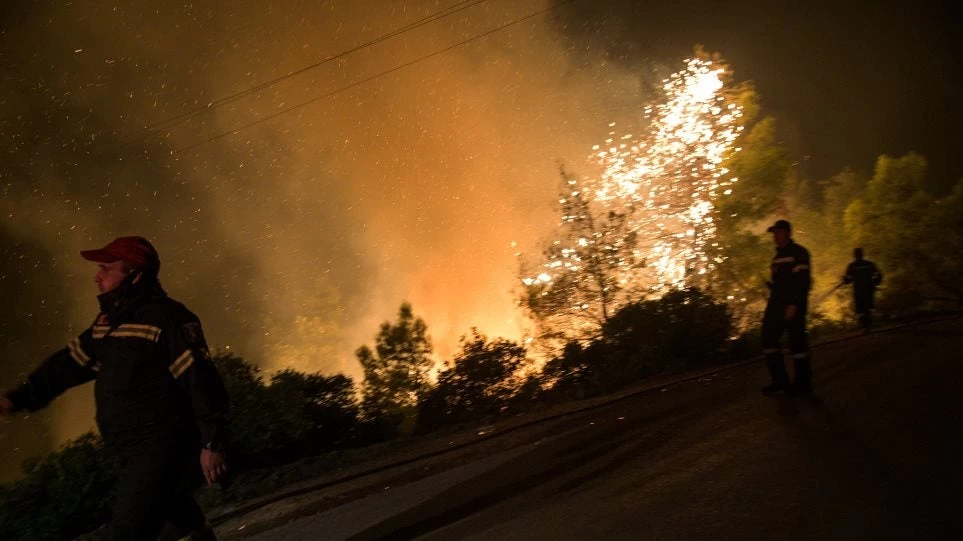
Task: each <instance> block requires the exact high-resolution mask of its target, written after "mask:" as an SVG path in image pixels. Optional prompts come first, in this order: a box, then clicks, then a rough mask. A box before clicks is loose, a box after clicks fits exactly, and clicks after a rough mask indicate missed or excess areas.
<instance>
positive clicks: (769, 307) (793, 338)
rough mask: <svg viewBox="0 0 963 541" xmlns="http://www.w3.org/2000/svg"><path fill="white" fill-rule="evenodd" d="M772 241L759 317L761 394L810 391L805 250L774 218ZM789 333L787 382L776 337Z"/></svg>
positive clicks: (784, 224) (789, 228)
mask: <svg viewBox="0 0 963 541" xmlns="http://www.w3.org/2000/svg"><path fill="white" fill-rule="evenodd" d="M767 231H768V232H769V233H772V236H773V241H774V242H775V243H776V254H775V256H774V257H773V259H772V265H771V273H772V274H771V276H772V277H771V279H770V281H769V283H768V285H769V302H768V303H767V304H766V313H765V316H764V317H763V320H762V347H763V352H764V354H765V358H766V367H767V368H768V369H769V376H770V378H771V380H772V381H771V382H770V383H769V385H767V386H765V387H763V388H762V392H763V393H764V394H773V393H778V392H781V391H792V392H794V393H798V394H804V395H805V394H809V393H811V392H812V364H811V361H810V358H809V343H808V338H807V336H806V311H807V308H808V304H809V288H810V284H811V279H810V269H809V265H810V262H809V252H808V251H807V250H806V249H805V248H803V247H802V246H800V245H799V244H796V243H795V242H793V240H792V226H791V225H790V224H789V222H787V221H786V220H778V221H776V223H775V224H773V225H772V226H771V227H769V229H767ZM784 332H788V334H789V349H790V351H791V352H792V358H793V364H794V368H795V376H796V377H795V380H794V381H792V382H790V380H789V374H788V373H787V372H786V366H785V364H784V361H783V354H782V347H781V346H780V340H781V338H782V335H783V333H784Z"/></svg>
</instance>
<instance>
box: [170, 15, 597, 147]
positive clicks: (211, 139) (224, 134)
mask: <svg viewBox="0 0 963 541" xmlns="http://www.w3.org/2000/svg"><path fill="white" fill-rule="evenodd" d="M578 1H579V0H564V1H561V2H558V3H556V4H555V5H554V6H552V7H550V8H545V9H543V10H540V11H536V12H535V13H532V14H529V15H526V16H524V17H522V18H520V19H516V20H514V21H511V22H508V23H505V24H503V25H501V26H497V27H495V28H493V29H491V30H488V31H486V32H483V33H481V34H478V35H476V36H472V37H470V38H468V39H466V40H464V41H460V42H458V43H455V44H454V45H450V46H448V47H445V48H444V49H439V50H437V51H435V52H433V53H430V54H427V55H425V56H421V57H418V58H416V59H414V60H411V61H409V62H405V63H404V64H400V65H398V66H395V67H393V68H391V69H388V70H385V71H382V72H380V73H377V74H375V75H372V76H371V77H367V78H365V79H361V80H360V81H355V82H353V83H351V84H349V85H347V86H343V87H341V88H339V89H337V90H332V91H331V92H328V93H327V94H322V95H321V96H317V97H315V98H311V99H310V100H307V101H304V102H301V103H299V104H297V105H292V106H291V107H288V108H287V109H282V110H281V111H278V112H276V113H272V114H270V115H268V116H266V117H264V118H259V119H257V120H253V121H251V122H248V123H247V124H242V125H241V126H238V127H236V128H234V129H232V130H230V131H226V132H222V133H219V134H217V135H215V136H213V137H209V138H207V139H204V140H203V141H200V142H197V143H194V144H192V145H188V146H186V147H181V148H178V149H175V150H172V151H171V153H172V154H180V153H182V152H187V151H188V150H193V149H195V148H197V147H199V146H203V145H206V144H208V143H211V142H214V141H217V140H218V139H223V138H224V137H227V136H229V135H234V134H236V133H238V132H240V131H242V130H246V129H247V128H250V127H252V126H256V125H257V124H260V123H262V122H267V121H268V120H271V119H273V118H277V117H279V116H281V115H285V114H287V113H290V112H291V111H294V110H295V109H300V108H301V107H304V106H306V105H310V104H312V103H315V102H318V101H321V100H323V99H327V98H330V97H331V96H334V95H337V94H340V93H342V92H344V91H346V90H350V89H352V88H355V87H357V86H360V85H363V84H365V83H369V82H371V81H374V80H375V79H378V78H380V77H384V76H385V75H390V74H392V73H394V72H396V71H400V70H403V69H405V68H407V67H409V66H412V65H414V64H417V63H419V62H423V61H425V60H428V59H429V58H433V57H435V56H438V55H441V54H444V53H447V52H448V51H451V50H453V49H457V48H458V47H461V46H462V45H465V44H467V43H471V42H473V41H476V40H479V39H481V38H484V37H487V36H490V35H492V34H494V33H496V32H499V31H501V30H504V29H506V28H508V27H510V26H515V25H517V24H520V23H523V22H525V21H527V20H529V19H534V18H535V17H538V16H539V15H544V14H545V13H548V12H550V11H554V10H556V9H558V8H560V7H562V6H565V5H567V4H571V3H573V2H578Z"/></svg>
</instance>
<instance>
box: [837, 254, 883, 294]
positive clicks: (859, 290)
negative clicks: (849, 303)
mask: <svg viewBox="0 0 963 541" xmlns="http://www.w3.org/2000/svg"><path fill="white" fill-rule="evenodd" d="M882 281H883V273H881V272H879V269H878V268H877V267H876V264H875V263H873V262H872V261H867V260H865V259H857V260H856V261H853V262H852V263H850V264H849V266H848V267H846V276H843V283H845V284H853V291H854V292H855V293H856V295H857V296H861V295H872V293H873V290H875V289H876V287H877V286H879V284H880V283H882Z"/></svg>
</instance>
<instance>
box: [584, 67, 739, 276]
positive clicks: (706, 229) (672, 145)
mask: <svg viewBox="0 0 963 541" xmlns="http://www.w3.org/2000/svg"><path fill="white" fill-rule="evenodd" d="M685 63H686V67H685V69H683V70H682V71H679V72H677V73H674V74H672V75H671V76H670V77H669V78H668V79H666V80H664V81H663V86H662V89H663V92H664V101H663V102H662V103H659V104H656V105H652V106H648V107H646V108H645V109H644V114H645V117H646V118H647V119H648V120H649V121H650V122H649V129H648V130H647V132H646V133H645V134H644V136H643V137H641V138H633V136H632V135H631V134H628V135H624V136H622V137H620V138H619V141H618V142H616V141H615V140H614V138H615V132H612V133H611V135H612V137H611V138H609V139H608V140H607V141H606V146H605V147H604V148H603V147H601V146H600V145H596V147H595V148H594V150H595V151H596V153H595V155H594V158H595V159H596V160H597V161H598V162H599V163H600V164H601V165H602V166H603V168H604V170H603V172H602V174H601V175H600V176H599V178H598V179H595V180H594V181H593V182H592V188H593V199H594V200H595V201H597V202H598V203H599V205H600V206H601V207H602V208H604V209H607V210H610V211H615V212H619V213H623V214H625V215H626V216H627V227H628V228H629V230H631V231H632V232H634V233H635V234H636V235H637V236H638V238H639V239H640V243H639V249H640V250H641V251H642V252H643V253H644V254H645V256H646V259H647V260H648V262H649V265H648V266H647V268H646V273H645V274H646V275H644V276H642V275H640V276H637V277H635V281H636V282H638V283H645V284H646V285H647V288H648V290H649V292H650V293H652V294H655V295H661V294H663V293H665V292H666V291H668V290H670V289H673V288H681V287H686V286H701V285H704V284H705V278H706V275H707V274H708V273H710V272H711V271H712V270H714V269H715V267H716V266H717V264H718V263H720V262H721V258H720V257H719V256H718V255H714V254H713V253H712V252H714V250H712V248H714V247H718V240H717V224H716V221H717V220H718V218H719V217H718V215H717V213H716V212H715V210H716V200H717V199H718V198H719V197H721V196H726V195H730V194H731V193H732V191H733V189H734V186H735V184H736V183H737V182H738V181H739V179H738V178H737V177H735V176H732V175H730V174H729V169H727V168H726V167H725V166H724V165H723V163H724V162H725V160H726V159H728V158H729V157H730V155H732V154H733V153H734V152H737V151H739V150H740V149H739V148H736V147H734V145H733V143H734V142H735V140H736V138H737V137H738V136H739V134H740V133H741V132H742V130H743V123H744V121H743V106H742V105H741V104H740V103H739V99H738V98H739V94H740V92H743V91H744V90H745V89H731V90H726V88H725V84H726V82H727V81H728V79H729V75H728V71H727V69H726V67H725V65H724V64H723V63H722V62H721V61H719V60H711V59H709V58H707V56H706V55H705V54H704V53H698V54H697V55H696V57H695V58H692V59H688V60H686V61H685Z"/></svg>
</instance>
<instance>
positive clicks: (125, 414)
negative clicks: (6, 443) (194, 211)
mask: <svg viewBox="0 0 963 541" xmlns="http://www.w3.org/2000/svg"><path fill="white" fill-rule="evenodd" d="M138 285H139V284H128V283H125V284H123V285H122V286H121V287H118V288H117V290H115V291H112V292H109V293H107V294H104V295H101V296H100V297H99V300H100V301H101V310H102V311H101V313H100V314H99V315H98V316H97V319H96V320H95V321H94V324H93V325H92V326H91V327H90V328H89V329H87V330H85V331H84V332H83V333H81V334H80V336H79V337H77V338H75V339H73V340H71V341H70V343H69V344H68V345H67V347H65V348H64V349H62V350H60V351H58V352H57V353H54V354H53V355H52V356H50V358H48V359H47V360H46V361H45V362H44V363H43V364H42V365H41V366H40V367H39V368H37V369H36V370H35V371H34V372H33V373H31V374H30V375H29V376H28V377H27V380H26V381H25V382H24V383H23V384H22V385H21V386H20V387H18V388H16V389H15V390H13V391H12V392H10V393H8V394H7V396H8V397H9V398H10V399H11V401H12V402H13V403H14V407H15V408H16V409H18V410H19V409H27V410H31V411H33V410H37V409H40V408H43V407H44V406H46V405H47V404H48V403H49V402H50V401H51V400H53V399H54V398H55V397H57V396H58V395H60V394H61V393H63V392H64V391H65V390H66V389H68V388H70V387H73V386H75V385H80V384H82V383H85V382H87V381H90V380H95V384H94V396H95V400H96V405H97V425H98V427H99V428H100V432H101V435H102V436H103V438H104V441H105V442H106V443H107V444H108V445H117V446H120V447H126V446H130V445H134V446H136V445H138V444H139V443H140V442H147V441H153V442H161V443H163V442H165V441H169V440H174V439H176V440H180V441H184V439H182V438H189V439H188V440H187V441H195V442H197V443H198V444H199V446H200V445H205V446H208V445H209V446H210V447H211V448H215V449H216V448H219V447H220V445H221V443H222V442H221V438H222V436H223V434H222V430H221V425H222V423H223V417H224V414H225V413H226V408H227V393H226V392H225V390H224V385H223V382H222V381H221V379H220V376H219V375H218V373H217V370H216V369H215V368H214V365H213V363H212V362H211V358H210V353H209V352H208V348H207V344H206V342H205V340H204V335H203V333H202V332H201V325H200V321H199V320H198V318H197V316H195V315H194V314H193V313H191V312H190V310H188V309H187V308H186V307H185V306H184V305H183V304H181V303H179V302H177V301H175V300H173V299H171V298H170V297H168V296H167V294H166V293H165V292H164V291H163V289H161V288H160V285H159V284H157V283H156V281H153V282H152V283H148V284H144V285H140V287H137V286H138ZM118 290H120V291H118Z"/></svg>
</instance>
